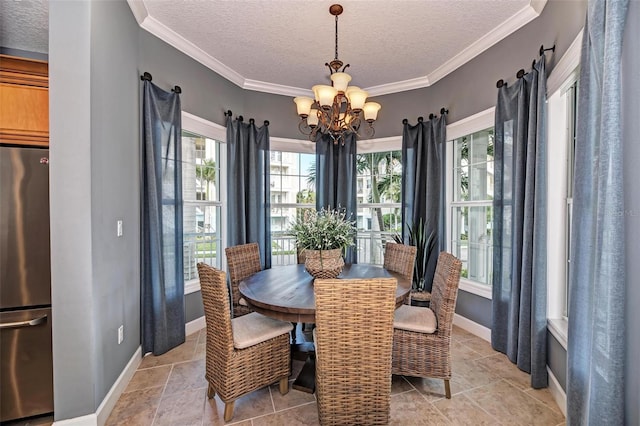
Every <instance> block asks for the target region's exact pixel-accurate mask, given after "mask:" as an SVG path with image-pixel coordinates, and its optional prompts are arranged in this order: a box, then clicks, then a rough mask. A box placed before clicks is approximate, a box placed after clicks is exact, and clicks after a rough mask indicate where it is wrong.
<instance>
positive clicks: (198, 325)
mask: <svg viewBox="0 0 640 426" xmlns="http://www.w3.org/2000/svg"><path fill="white" fill-rule="evenodd" d="M206 326H207V322H206V321H205V319H204V315H203V316H201V317H200V318H196V319H194V320H193V321H189V322H188V323H186V324H185V325H184V331H185V334H186V335H187V336H188V335H190V334H193V333H195V332H196V331H200V330H202V329H203V328H205V327H206Z"/></svg>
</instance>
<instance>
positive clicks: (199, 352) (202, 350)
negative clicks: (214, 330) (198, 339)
mask: <svg viewBox="0 0 640 426" xmlns="http://www.w3.org/2000/svg"><path fill="white" fill-rule="evenodd" d="M206 356H207V343H206V342H204V343H198V344H197V345H196V350H195V352H194V354H193V359H205V358H206Z"/></svg>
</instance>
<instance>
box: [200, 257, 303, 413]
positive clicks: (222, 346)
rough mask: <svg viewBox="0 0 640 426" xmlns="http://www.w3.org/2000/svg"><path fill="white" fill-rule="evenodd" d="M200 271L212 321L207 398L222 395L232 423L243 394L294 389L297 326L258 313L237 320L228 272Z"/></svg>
mask: <svg viewBox="0 0 640 426" xmlns="http://www.w3.org/2000/svg"><path fill="white" fill-rule="evenodd" d="M198 275H199V277H200V288H201V291H202V302H203V304H204V315H205V319H206V323H207V355H206V374H205V377H206V379H207V382H209V388H208V389H207V396H208V397H209V398H213V397H214V396H215V394H216V393H217V394H218V396H219V397H220V399H221V400H222V402H224V404H225V408H224V420H225V421H226V422H228V421H230V420H231V419H232V418H233V406H234V402H235V400H236V399H237V398H239V397H240V396H242V395H245V394H247V393H249V392H253V391H255V390H257V389H260V388H263V387H265V386H269V385H271V384H272V383H275V382H277V381H279V382H280V393H281V394H283V395H284V394H286V393H287V392H288V391H289V374H290V372H291V363H290V346H289V332H290V331H291V329H292V328H293V327H292V326H291V324H290V323H288V322H284V321H279V320H275V319H272V318H269V317H266V316H264V315H261V314H259V313H257V312H252V313H250V314H248V315H244V316H242V317H239V318H234V319H231V310H230V307H229V292H228V291H227V279H226V274H225V273H224V272H223V271H220V270H218V269H216V268H214V267H212V266H209V265H207V264H204V263H198Z"/></svg>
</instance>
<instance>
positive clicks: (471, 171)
mask: <svg viewBox="0 0 640 426" xmlns="http://www.w3.org/2000/svg"><path fill="white" fill-rule="evenodd" d="M493 151H494V134H493V128H489V129H485V130H481V131H478V132H475V133H472V134H468V135H465V136H461V137H459V138H457V139H454V140H453V156H452V157H453V158H452V162H453V164H452V167H451V173H452V179H451V181H452V192H451V193H452V200H451V202H450V205H449V212H450V214H449V220H450V229H451V241H450V249H451V252H452V253H453V254H454V255H455V256H456V257H458V258H459V259H460V260H461V261H462V272H461V277H462V278H463V280H466V281H470V282H472V283H474V284H479V285H481V286H483V287H485V288H490V286H491V281H492V270H493V244H492V243H493V241H492V238H493V236H492V224H493V211H492V204H493V183H494V181H493V177H494V172H493V171H494V168H493V166H494V164H493Z"/></svg>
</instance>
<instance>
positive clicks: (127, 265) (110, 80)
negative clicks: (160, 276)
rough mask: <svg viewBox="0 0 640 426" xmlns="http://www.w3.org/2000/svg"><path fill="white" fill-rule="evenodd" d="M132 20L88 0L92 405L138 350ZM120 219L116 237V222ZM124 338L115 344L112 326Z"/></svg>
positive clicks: (122, 7)
mask: <svg viewBox="0 0 640 426" xmlns="http://www.w3.org/2000/svg"><path fill="white" fill-rule="evenodd" d="M137 35H138V28H137V23H136V21H135V19H134V17H133V15H132V14H131V10H130V9H129V8H128V6H127V5H126V3H124V2H115V3H114V2H110V1H98V2H92V3H91V104H90V108H91V192H92V197H91V219H92V220H91V221H92V228H91V230H92V235H91V239H92V246H93V256H92V258H93V287H94V293H93V303H94V318H95V325H96V327H95V337H94V339H95V343H96V350H97V352H96V355H97V356H96V380H95V383H94V384H95V388H96V407H97V406H98V405H99V404H100V402H102V400H103V399H104V396H105V395H106V394H107V392H108V391H109V389H110V388H111V386H112V385H113V383H114V382H115V381H116V379H117V378H118V376H119V375H120V373H121V372H122V370H123V368H124V366H125V365H126V364H127V362H128V361H129V359H131V356H132V355H133V353H134V352H135V351H136V349H137V348H138V346H139V345H140V220H139V217H140V185H139V184H138V183H139V182H140V154H139V152H140V148H139V146H140V142H139V140H140V136H139V135H140V130H139V122H140V119H139V110H140V103H139V102H140V101H139V96H138V93H139V90H140V89H139V88H140V79H139V78H138V71H137V67H136V64H137V56H138V49H137V45H136V43H133V42H132V41H133V40H136V37H137ZM117 220H122V221H123V236H122V237H117V235H116V221H117ZM120 325H123V326H124V341H123V342H122V344H120V345H118V327H119V326H120Z"/></svg>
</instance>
